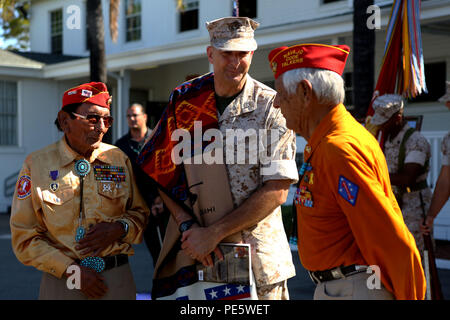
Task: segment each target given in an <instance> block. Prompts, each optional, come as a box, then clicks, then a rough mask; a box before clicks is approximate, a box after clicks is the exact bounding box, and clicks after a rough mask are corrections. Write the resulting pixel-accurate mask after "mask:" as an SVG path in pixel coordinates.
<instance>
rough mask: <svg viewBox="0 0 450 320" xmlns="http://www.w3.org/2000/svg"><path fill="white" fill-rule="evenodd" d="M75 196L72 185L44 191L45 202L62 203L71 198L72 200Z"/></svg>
mask: <svg viewBox="0 0 450 320" xmlns="http://www.w3.org/2000/svg"><path fill="white" fill-rule="evenodd" d="M73 196H74V192H73V189H72V188H71V187H69V188H65V189H60V190H58V192H51V191H50V190H43V191H42V199H43V200H44V201H45V202H48V203H52V204H56V205H62V204H64V203H66V202H67V201H69V200H72V199H73Z"/></svg>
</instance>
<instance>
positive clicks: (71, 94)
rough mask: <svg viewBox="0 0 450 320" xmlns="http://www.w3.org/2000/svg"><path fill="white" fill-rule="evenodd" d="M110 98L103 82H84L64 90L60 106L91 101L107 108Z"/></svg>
mask: <svg viewBox="0 0 450 320" xmlns="http://www.w3.org/2000/svg"><path fill="white" fill-rule="evenodd" d="M111 99H112V97H111V96H110V95H109V92H108V88H107V87H106V85H105V84H104V83H103V82H90V83H84V84H81V85H79V86H78V87H75V88H72V89H69V90H67V91H66V92H64V95H63V99H62V108H64V107H65V106H67V105H69V104H73V103H92V104H95V105H98V106H100V107H103V108H108V109H109V106H110V105H111Z"/></svg>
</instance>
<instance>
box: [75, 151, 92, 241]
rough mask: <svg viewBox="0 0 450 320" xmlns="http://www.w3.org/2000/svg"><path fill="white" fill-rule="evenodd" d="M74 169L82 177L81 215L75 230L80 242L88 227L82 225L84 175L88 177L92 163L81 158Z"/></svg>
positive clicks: (77, 239) (76, 238)
mask: <svg viewBox="0 0 450 320" xmlns="http://www.w3.org/2000/svg"><path fill="white" fill-rule="evenodd" d="M74 170H75V174H76V175H77V176H79V177H80V215H79V217H78V227H77V230H76V232H75V241H76V242H80V240H81V239H83V238H84V236H85V234H86V229H85V228H84V227H83V226H82V221H83V185H84V177H86V176H87V175H88V174H89V172H90V171H91V164H90V163H89V162H88V161H87V160H85V159H80V160H78V161H77V162H75V167H74Z"/></svg>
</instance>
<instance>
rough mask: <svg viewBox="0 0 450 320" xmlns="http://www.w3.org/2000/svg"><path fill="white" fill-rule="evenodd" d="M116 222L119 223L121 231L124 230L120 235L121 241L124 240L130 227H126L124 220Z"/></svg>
mask: <svg viewBox="0 0 450 320" xmlns="http://www.w3.org/2000/svg"><path fill="white" fill-rule="evenodd" d="M117 222H119V223H121V224H122V226H123V230H124V234H123V235H122V237H120V238H121V239H123V238H125V237H126V236H127V234H128V229H129V228H130V226H129V225H128V223H127V222H126V221H124V220H117Z"/></svg>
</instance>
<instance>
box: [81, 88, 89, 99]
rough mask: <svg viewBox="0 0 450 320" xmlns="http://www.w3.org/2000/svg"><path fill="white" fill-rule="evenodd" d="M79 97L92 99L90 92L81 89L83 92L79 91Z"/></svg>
mask: <svg viewBox="0 0 450 320" xmlns="http://www.w3.org/2000/svg"><path fill="white" fill-rule="evenodd" d="M81 95H82V96H83V97H88V98H90V97H92V91H90V90H85V89H83V90H82V91H81Z"/></svg>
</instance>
